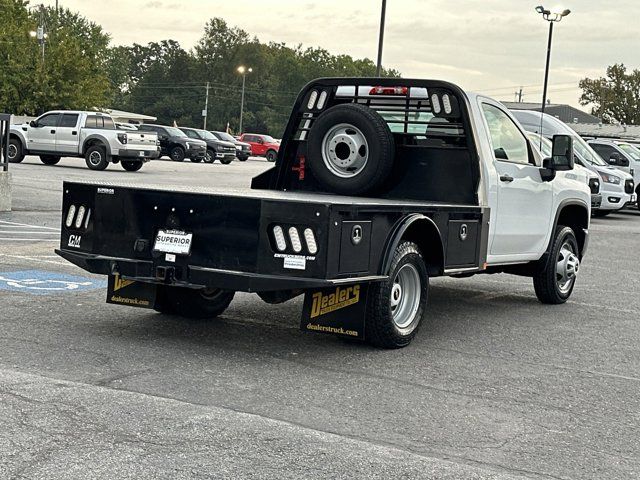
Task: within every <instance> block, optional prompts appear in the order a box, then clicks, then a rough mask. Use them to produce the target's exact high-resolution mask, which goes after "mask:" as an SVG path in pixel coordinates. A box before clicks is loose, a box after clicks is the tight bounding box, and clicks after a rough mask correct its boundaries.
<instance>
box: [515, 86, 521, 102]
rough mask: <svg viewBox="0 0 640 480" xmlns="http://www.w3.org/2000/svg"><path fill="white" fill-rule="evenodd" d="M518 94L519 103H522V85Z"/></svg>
mask: <svg viewBox="0 0 640 480" xmlns="http://www.w3.org/2000/svg"><path fill="white" fill-rule="evenodd" d="M516 95H517V96H518V103H522V87H520V90H518V91H517V92H516Z"/></svg>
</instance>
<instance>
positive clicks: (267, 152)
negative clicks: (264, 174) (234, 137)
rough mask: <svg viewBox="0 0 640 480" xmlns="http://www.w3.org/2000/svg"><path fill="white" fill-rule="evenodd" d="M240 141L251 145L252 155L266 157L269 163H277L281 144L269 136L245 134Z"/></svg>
mask: <svg viewBox="0 0 640 480" xmlns="http://www.w3.org/2000/svg"><path fill="white" fill-rule="evenodd" d="M240 141H241V142H245V143H248V144H249V145H251V155H254V156H257V157H266V158H267V160H268V161H269V162H275V161H276V158H277V156H278V150H280V144H279V143H278V142H277V141H276V140H275V139H274V138H273V137H271V136H269V135H259V134H256V133H243V134H242V135H241V136H240Z"/></svg>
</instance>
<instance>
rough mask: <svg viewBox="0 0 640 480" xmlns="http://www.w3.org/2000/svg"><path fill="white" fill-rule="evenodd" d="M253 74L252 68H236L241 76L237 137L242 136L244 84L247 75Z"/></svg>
mask: <svg viewBox="0 0 640 480" xmlns="http://www.w3.org/2000/svg"><path fill="white" fill-rule="evenodd" d="M251 72H253V68H251V67H249V68H247V67H245V66H244V65H240V66H239V67H238V73H239V74H240V75H242V97H241V98H240V128H239V131H238V134H239V135H242V115H243V114H244V84H245V81H246V80H247V74H249V73H251Z"/></svg>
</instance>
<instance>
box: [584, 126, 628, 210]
mask: <svg viewBox="0 0 640 480" xmlns="http://www.w3.org/2000/svg"><path fill="white" fill-rule="evenodd" d="M588 143H589V145H590V146H591V148H593V149H594V150H595V151H596V153H597V154H598V155H600V157H602V159H603V160H604V161H605V162H607V163H609V164H610V165H612V166H614V167H616V168H618V169H620V170H623V171H625V172H628V173H629V174H630V175H632V176H633V182H634V184H635V185H634V187H635V188H634V191H635V193H636V206H637V207H638V209H640V202H639V201H638V200H639V199H640V150H639V149H638V147H636V146H635V145H632V144H631V143H629V142H625V141H622V140H609V139H603V138H597V139H595V140H589V141H588Z"/></svg>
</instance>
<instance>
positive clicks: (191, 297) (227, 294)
mask: <svg viewBox="0 0 640 480" xmlns="http://www.w3.org/2000/svg"><path fill="white" fill-rule="evenodd" d="M235 293H236V292H234V291H232V290H222V289H219V288H203V289H197V290H196V289H193V288H186V287H174V286H167V285H164V286H162V287H159V288H158V296H159V297H160V298H159V300H160V302H159V303H160V305H159V307H158V308H157V310H158V311H160V312H162V313H173V314H176V315H179V316H181V317H185V318H194V319H205V318H215V317H217V316H218V315H221V314H222V313H223V312H224V311H225V310H226V309H227V307H229V304H230V303H231V300H233V296H234V295H235Z"/></svg>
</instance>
